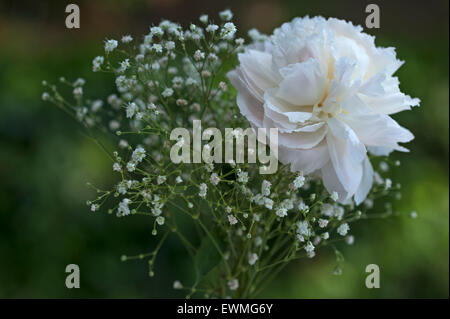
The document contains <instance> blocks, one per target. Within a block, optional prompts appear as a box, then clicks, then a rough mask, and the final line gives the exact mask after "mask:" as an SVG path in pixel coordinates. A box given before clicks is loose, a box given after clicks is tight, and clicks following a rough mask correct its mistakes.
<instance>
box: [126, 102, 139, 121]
mask: <svg viewBox="0 0 450 319" xmlns="http://www.w3.org/2000/svg"><path fill="white" fill-rule="evenodd" d="M138 110H139V108H138V106H137V105H136V103H134V102H129V103H128V104H127V108H126V112H127V118H132V117H133V116H134V114H135V113H136V112H137V111H138Z"/></svg>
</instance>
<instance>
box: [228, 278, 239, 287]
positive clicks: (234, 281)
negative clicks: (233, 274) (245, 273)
mask: <svg viewBox="0 0 450 319" xmlns="http://www.w3.org/2000/svg"><path fill="white" fill-rule="evenodd" d="M228 288H230V290H237V289H238V288H239V281H238V280H237V279H231V280H230V281H229V282H228Z"/></svg>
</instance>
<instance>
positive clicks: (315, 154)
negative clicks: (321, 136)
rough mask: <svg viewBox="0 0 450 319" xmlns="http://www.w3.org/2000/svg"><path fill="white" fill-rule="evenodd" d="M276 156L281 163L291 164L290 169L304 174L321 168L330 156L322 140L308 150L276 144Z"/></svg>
mask: <svg viewBox="0 0 450 319" xmlns="http://www.w3.org/2000/svg"><path fill="white" fill-rule="evenodd" d="M278 158H279V160H280V162H281V163H283V164H289V163H290V164H291V171H292V172H298V171H301V172H303V173H304V174H310V173H312V172H314V171H316V170H319V169H321V168H322V167H323V166H324V165H325V164H326V163H327V162H329V160H330V157H329V156H328V149H327V145H326V143H325V141H322V142H321V143H319V144H318V145H317V146H315V147H314V148H311V149H308V150H299V149H292V148H287V147H285V146H282V145H279V146H278Z"/></svg>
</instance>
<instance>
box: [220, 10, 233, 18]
mask: <svg viewBox="0 0 450 319" xmlns="http://www.w3.org/2000/svg"><path fill="white" fill-rule="evenodd" d="M219 17H220V18H221V19H222V20H224V21H230V20H231V19H232V18H233V12H231V10H229V9H227V10H223V11H221V12H219Z"/></svg>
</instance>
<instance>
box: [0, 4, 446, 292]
mask: <svg viewBox="0 0 450 319" xmlns="http://www.w3.org/2000/svg"><path fill="white" fill-rule="evenodd" d="M68 3H69V2H68V1H58V2H56V1H50V0H46V1H38V2H26V1H12V0H11V1H2V2H0V297H1V298H75V297H77V298H80V297H83V298H84V297H87V298H91V297H96V298H106V297H113V298H116V297H120V298H134V297H183V294H182V293H180V292H178V291H173V290H172V288H171V286H172V282H173V281H174V280H175V279H180V280H182V281H183V280H186V281H189V279H190V278H191V276H192V271H193V269H192V267H191V265H190V260H189V259H188V257H187V255H186V253H185V252H184V250H183V248H182V247H181V245H180V244H179V243H178V241H177V239H176V238H171V240H169V241H168V245H166V246H165V247H164V248H163V249H162V250H161V254H160V256H159V257H158V260H157V262H156V267H155V273H156V276H155V277H153V278H150V277H148V276H147V273H148V269H147V264H146V262H143V261H142V262H140V261H131V262H126V263H122V262H120V256H121V255H122V254H124V253H126V254H131V255H132V254H138V253H141V252H146V251H150V250H151V249H152V248H153V246H154V245H155V241H154V240H153V238H152V235H151V228H152V225H151V222H150V221H148V222H147V220H146V219H145V218H143V217H130V218H124V219H117V218H115V217H113V216H110V215H108V214H106V212H103V213H91V212H90V211H89V209H88V207H87V206H86V205H85V202H86V200H87V199H90V198H93V197H94V196H95V194H93V193H92V191H91V190H90V189H88V188H87V187H86V186H85V183H86V182H87V181H91V182H94V183H95V184H97V185H99V186H102V185H110V184H112V183H113V182H114V178H113V177H112V174H111V163H110V162H109V160H108V158H107V157H106V156H104V154H103V153H102V151H101V150H100V149H99V148H98V147H97V146H96V145H94V144H93V143H92V142H90V141H89V140H87V139H86V138H84V137H83V136H82V135H81V134H80V133H79V131H78V126H77V124H76V123H75V122H74V121H73V120H72V119H70V118H68V117H67V116H66V115H65V114H63V113H62V112H61V111H60V110H57V109H56V108H54V107H52V106H51V105H49V104H45V103H43V102H42V101H41V100H40V96H41V93H42V87H41V85H40V83H41V81H42V80H43V79H47V80H49V81H52V82H56V81H57V79H58V77H59V76H62V75H64V76H66V77H67V78H69V79H75V78H76V77H78V76H82V77H84V78H86V80H87V90H86V94H87V95H90V96H92V97H99V98H104V97H106V95H107V94H108V93H110V91H109V90H110V89H111V88H112V87H113V79H112V78H110V77H108V76H104V75H99V74H94V73H92V72H91V60H92V58H93V57H95V56H96V55H99V54H102V41H103V40H104V39H105V38H106V37H116V38H118V37H119V36H121V35H122V34H125V33H131V34H133V35H135V36H136V35H137V36H140V35H143V34H144V33H146V32H147V30H148V29H147V27H148V25H150V24H152V23H157V22H159V21H160V19H161V18H168V19H171V20H174V21H180V22H183V23H185V24H186V23H189V22H190V21H196V19H197V17H198V16H199V15H200V14H201V13H208V14H210V15H211V16H216V15H215V14H216V13H217V12H218V11H219V10H222V9H223V8H226V7H228V8H231V9H232V10H233V11H234V12H235V14H236V19H235V22H236V24H237V26H238V29H239V31H240V32H241V34H242V35H244V34H245V31H246V30H248V29H249V28H251V27H258V28H259V29H261V30H262V31H265V32H268V33H270V32H271V30H272V29H273V28H274V27H276V26H278V25H280V24H281V23H282V22H284V21H288V20H289V19H291V18H293V17H295V16H303V15H306V14H309V15H311V16H313V15H318V14H321V15H324V16H334V17H338V18H344V19H347V20H352V21H353V22H354V23H355V24H361V25H363V24H364V19H365V16H366V13H365V12H364V10H365V6H366V3H365V2H364V1H356V0H355V1H351V0H347V1H322V0H315V1H297V0H286V1H235V0H233V1H214V3H213V2H212V1H186V2H184V1H181V0H170V1H167V0H166V1H163V0H153V1H151V0H148V1H140V0H133V1H127V2H124V1H112V0H101V1H95V2H94V1H85V0H83V1H81V0H80V1H76V3H78V4H79V6H80V9H81V29H79V30H68V29H66V28H65V26H64V20H65V13H64V8H65V6H66V5H67V4H68ZM376 3H378V4H379V6H380V8H381V28H380V29H377V30H374V29H372V30H366V31H367V32H368V33H370V34H373V35H375V36H376V37H377V44H378V45H382V46H394V47H396V48H397V54H398V56H399V58H400V59H402V60H405V61H406V63H405V65H404V66H403V67H402V68H401V69H400V70H399V72H398V76H399V78H400V81H401V88H402V90H403V91H404V92H406V93H407V94H410V95H411V96H414V97H416V96H417V97H419V98H420V99H421V100H422V104H421V107H420V108H415V109H414V110H413V111H411V112H404V113H401V114H398V115H396V116H395V119H397V120H398V121H399V122H400V124H401V125H404V126H406V127H408V128H409V129H410V130H411V131H412V132H413V133H414V134H415V135H416V139H415V140H414V141H413V142H412V143H410V144H409V145H408V147H409V148H410V150H411V153H409V154H394V156H393V158H394V159H399V160H400V161H401V162H402V166H401V167H400V168H394V169H393V170H392V172H391V174H392V179H393V180H394V182H396V181H398V182H401V183H402V185H403V198H402V199H401V200H399V201H396V202H395V203H394V208H395V211H398V212H400V213H401V215H400V217H392V218H390V219H384V220H374V221H370V222H368V221H362V222H360V223H359V224H354V226H353V228H352V231H353V234H354V235H355V237H356V242H355V244H354V245H353V246H352V247H341V249H342V252H343V254H344V256H345V264H344V272H343V274H342V275H341V276H335V275H333V274H332V272H333V268H334V265H335V257H334V253H333V251H331V250H330V251H327V250H325V251H319V254H318V256H317V257H316V258H314V259H312V260H301V261H299V262H296V263H294V264H292V265H290V266H289V267H288V268H286V270H285V271H284V272H283V273H282V274H281V275H280V277H279V278H278V279H277V280H276V281H274V282H272V284H271V285H270V286H269V287H268V288H267V289H266V291H265V292H264V293H263V294H262V295H261V297H275V298H317V297H320V298H345V297H349V298H430V297H438V298H448V293H449V286H448V273H449V264H448V261H449V238H448V234H449V220H448V216H449V179H448V176H449V175H448V174H449V166H448V155H449V140H448V139H449V83H448V61H449V55H448V53H449V51H448V49H449V42H448V2H447V1H426V2H424V1H395V2H394V1H377V2H376ZM412 210H415V211H417V213H418V215H419V217H418V218H417V219H411V218H409V217H408V216H409V212H411V211H412ZM70 263H75V264H78V265H79V266H80V269H81V288H80V289H74V290H68V289H67V288H66V287H65V285H64V281H65V276H66V274H65V267H66V265H67V264H70ZM370 263H375V264H378V265H379V266H380V269H381V288H380V289H372V290H369V289H367V288H365V286H364V280H365V275H366V274H365V272H364V270H365V266H366V265H367V264H370Z"/></svg>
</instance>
